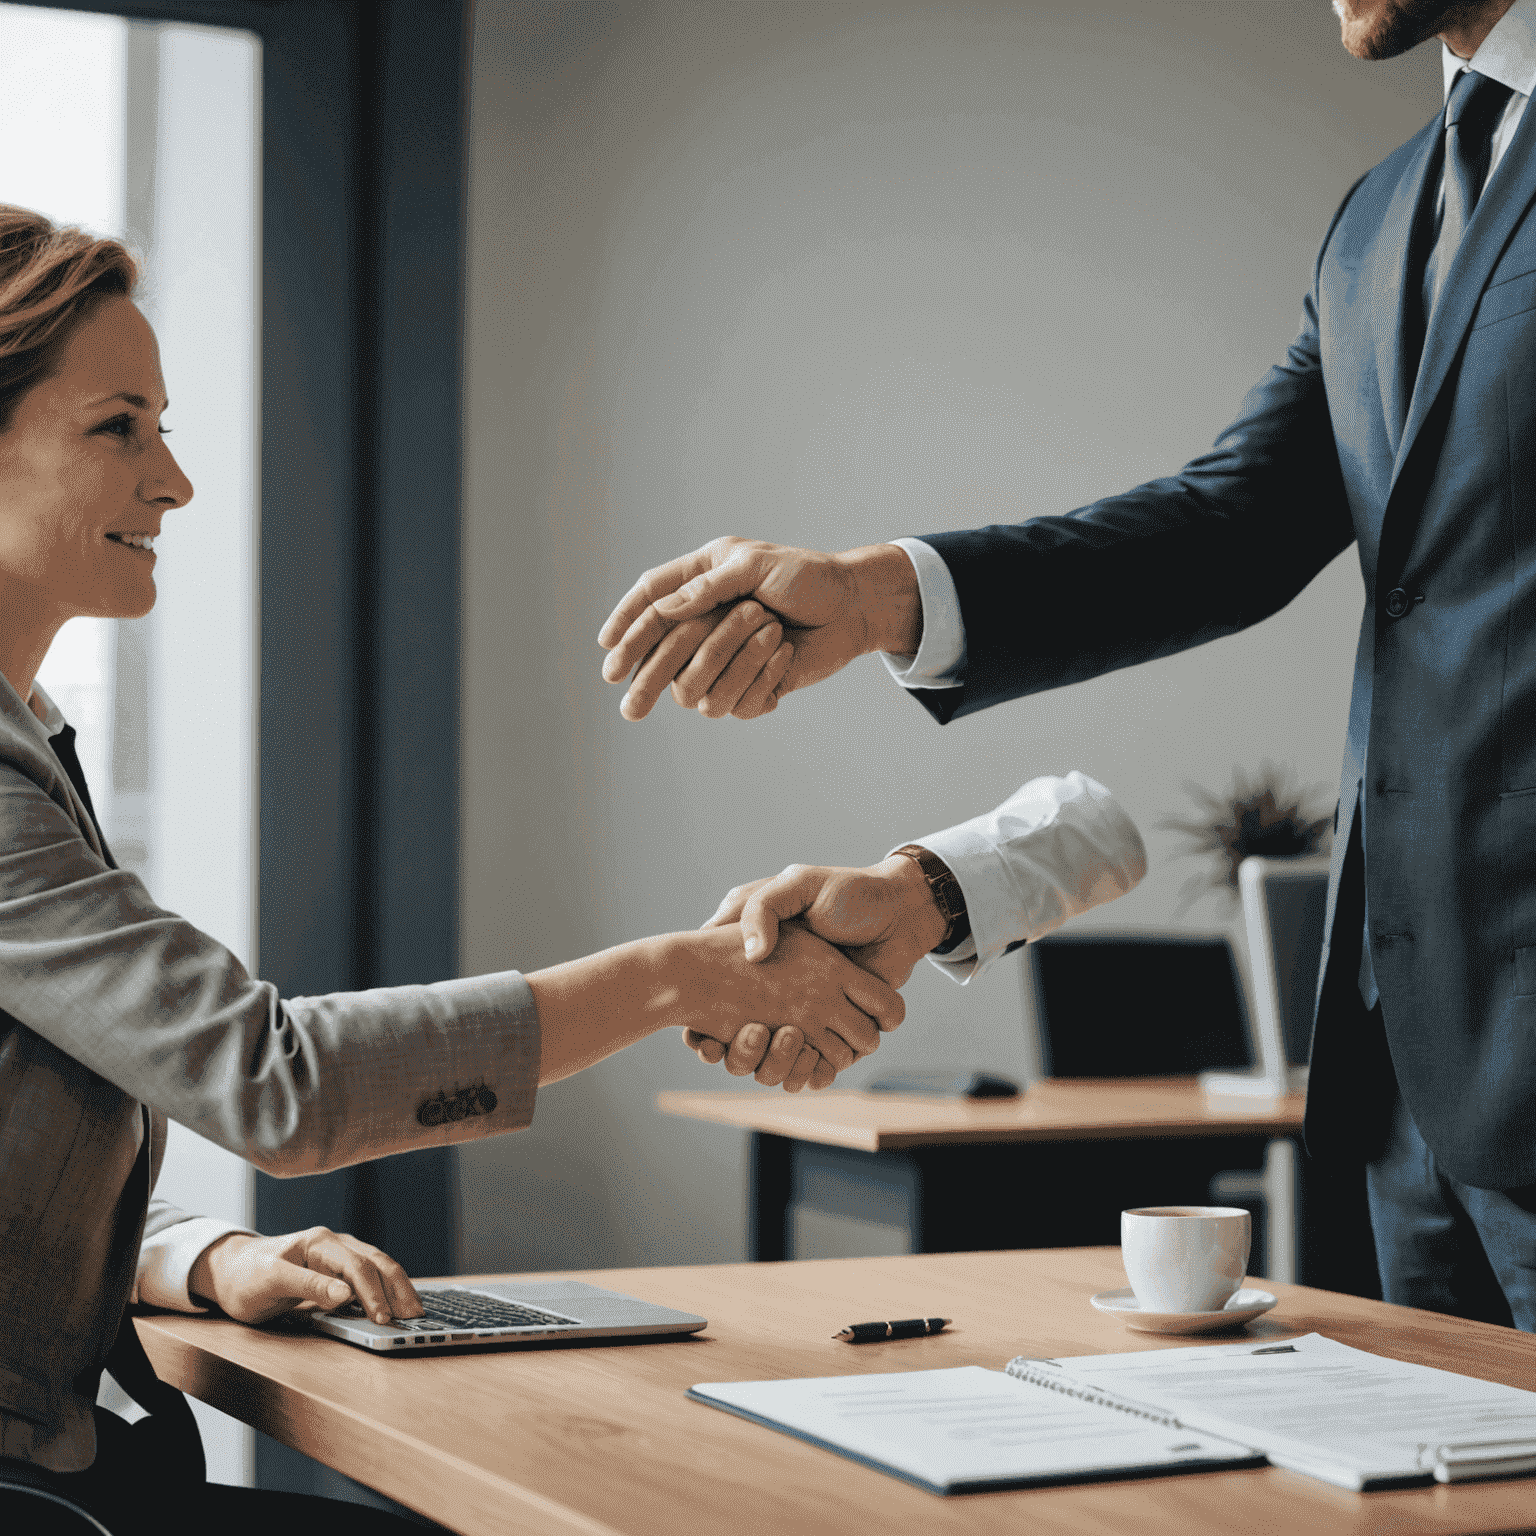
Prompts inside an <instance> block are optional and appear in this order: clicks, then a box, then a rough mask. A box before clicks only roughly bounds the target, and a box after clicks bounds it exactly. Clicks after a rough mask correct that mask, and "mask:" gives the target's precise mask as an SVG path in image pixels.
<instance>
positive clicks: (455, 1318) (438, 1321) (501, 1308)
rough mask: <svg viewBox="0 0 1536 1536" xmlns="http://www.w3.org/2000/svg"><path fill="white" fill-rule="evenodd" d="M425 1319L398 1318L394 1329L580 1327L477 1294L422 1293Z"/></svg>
mask: <svg viewBox="0 0 1536 1536" xmlns="http://www.w3.org/2000/svg"><path fill="white" fill-rule="evenodd" d="M418 1294H419V1295H420V1297H421V1304H422V1306H423V1307H425V1308H426V1309H427V1311H426V1316H425V1317H397V1318H395V1319H394V1323H395V1327H397V1328H408V1329H410V1331H411V1332H412V1333H437V1332H441V1331H442V1330H443V1329H444V1328H454V1329H466V1328H473V1329H481V1328H579V1327H581V1323H580V1322H578V1321H577V1319H575V1318H574V1317H562V1316H561V1315H560V1313H558V1312H542V1311H540V1310H539V1308H537V1307H528V1306H523V1305H522V1304H520V1303H518V1302H514V1301H501V1300H499V1299H498V1298H497V1297H494V1296H482V1295H480V1294H479V1293H478V1292H477V1291H421V1292H419V1293H418Z"/></svg>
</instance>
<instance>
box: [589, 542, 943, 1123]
mask: <svg viewBox="0 0 1536 1536" xmlns="http://www.w3.org/2000/svg"><path fill="white" fill-rule="evenodd" d="M921 638H922V604H921V601H920V598H919V593H918V587H917V579H916V575H915V573H914V570H913V567H912V562H911V561H910V560H909V558H908V557H907V554H906V552H905V551H904V550H903V549H901V548H900V547H899V546H897V545H893V544H876V545H869V546H867V547H865V548H861V549H852V550H848V551H846V552H844V553H843V554H840V555H828V554H820V553H818V552H816V551H814V550H806V549H795V548H791V547H789V546H787V545H782V544H767V543H763V542H761V541H758V540H748V539H738V538H720V539H714V540H712V541H711V542H710V543H708V544H706V545H704V547H703V548H702V549H698V550H695V551H694V552H693V553H692V554H691V555H684V556H683V557H682V558H681V559H678V560H672V561H669V562H668V563H667V564H665V565H661V566H657V567H656V568H655V569H654V570H650V571H647V572H646V573H645V575H644V576H642V577H641V578H640V580H639V581H637V582H636V583H635V585H634V586H633V587H631V588H630V590H629V591H628V592H627V593H625V595H624V597H623V599H622V600H621V601H620V602H619V604H618V606H617V607H616V608H615V609H614V610H613V612H612V613H611V614H610V615H609V617H608V620H607V622H606V623H605V624H604V625H603V628H602V631H601V633H600V634H599V635H598V643H599V644H600V645H601V646H603V648H604V649H605V650H607V652H608V656H607V657H606V658H605V660H604V662H603V677H604V678H605V679H606V680H607V681H608V682H610V683H619V682H623V681H624V680H625V679H626V678H628V679H629V687H628V689H627V690H626V692H625V695H624V700H623V703H622V704H621V706H620V708H621V710H622V712H623V714H624V717H625V719H627V720H642V719H644V718H645V716H646V715H647V714H649V713H650V711H651V709H652V707H653V706H654V705H655V703H656V701H657V700H658V699H659V698H660V697H661V695H662V693H663V692H664V691H666V690H667V689H668V688H670V689H671V691H672V696H673V698H674V699H675V700H676V701H677V702H678V703H679V704H680V705H682V706H683V707H684V708H685V709H696V710H698V711H699V713H700V714H703V715H706V716H710V717H713V718H718V717H721V716H725V715H734V716H735V717H736V718H737V719H739V720H752V719H756V718H758V717H759V716H762V715H765V714H769V713H771V712H772V711H773V710H774V709H775V708H776V707H777V705H778V702H779V699H780V698H781V697H782V696H783V695H784V694H786V693H789V692H791V691H793V690H794V689H797V688H805V687H809V686H810V685H811V684H812V683H817V682H820V681H821V680H822V679H823V678H826V677H830V676H831V675H832V674H833V673H834V672H836V671H838V670H840V669H841V668H842V667H844V666H846V665H847V664H848V663H849V662H850V661H852V660H853V659H854V658H855V657H857V656H862V655H865V654H867V653H868V652H871V651H888V652H891V653H894V654H897V655H911V654H913V653H915V652H916V650H917V648H918V644H919V642H920V640H921ZM735 922H739V923H740V924H741V928H742V934H743V939H744V941H745V943H746V946H747V957H748V958H749V959H751V960H761V959H763V958H765V957H766V956H767V955H769V954H771V953H772V952H773V950H774V946H775V944H776V942H777V938H778V932H779V928H780V925H781V924H786V923H791V922H792V923H795V924H800V925H803V926H804V927H806V928H808V929H809V930H810V931H811V932H812V933H813V934H815V935H816V936H817V937H819V938H821V939H824V940H826V941H827V942H828V943H829V944H835V945H837V946H838V947H839V948H841V949H843V950H844V951H845V952H846V953H847V954H848V956H849V958H850V959H852V960H854V961H855V962H856V963H857V964H859V965H861V966H863V967H864V968H865V969H866V970H868V971H870V972H871V973H872V974H874V975H876V976H878V977H880V979H881V980H883V981H885V982H886V983H887V984H888V985H890V986H892V987H900V986H902V985H903V984H904V983H905V982H906V980H907V977H908V976H909V975H910V974H911V972H912V967H913V966H914V965H915V964H916V963H917V961H918V960H919V959H920V958H921V957H922V956H923V955H925V954H927V953H928V952H929V950H931V949H932V948H933V947H934V945H936V944H938V943H940V942H941V941H942V939H943V937H944V929H945V920H944V918H943V916H942V914H941V913H940V912H939V909H938V907H937V905H936V903H935V902H934V900H933V896H932V893H931V892H930V891H929V889H928V884H927V881H926V880H925V879H924V878H923V875H922V871H921V870H919V869H918V867H917V865H916V864H914V863H913V861H912V860H910V859H907V858H904V857H901V856H895V857H892V858H889V859H886V860H885V861H884V862H882V863H880V864H877V865H873V866H870V867H869V868H866V869H830V868H825V867H813V866H806V865H791V866H790V868H788V869H786V870H785V871H784V872H783V873H782V874H780V875H777V876H775V877H774V878H772V879H770V880H759V881H755V882H754V883H752V884H750V885H742V886H738V887H737V888H736V889H735V890H733V891H731V892H730V893H729V894H728V895H727V896H726V898H725V900H724V901H723V902H722V903H721V904H720V909H719V910H718V911H717V912H716V913H715V915H714V916H713V917H712V918H710V920H709V922H708V923H707V924H705V926H706V927H712V926H717V925H720V924H727V923H735ZM684 1038H685V1039H686V1040H687V1042H688V1044H689V1045H690V1046H692V1047H693V1049H694V1050H695V1052H696V1053H697V1054H698V1056H699V1057H700V1059H701V1060H703V1061H706V1062H710V1063H715V1062H720V1061H723V1062H724V1063H725V1067H726V1070H727V1071H729V1072H732V1073H734V1074H736V1075H738V1076H745V1075H746V1074H747V1073H749V1072H750V1073H754V1074H755V1075H756V1077H757V1080H758V1082H760V1083H765V1084H770V1085H772V1084H777V1083H782V1084H783V1085H784V1087H785V1088H787V1089H788V1090H789V1091H790V1092H792V1093H793V1092H795V1091H797V1090H798V1089H800V1088H803V1087H805V1086H806V1085H807V1084H809V1085H810V1086H811V1087H813V1088H822V1087H825V1086H826V1085H827V1084H828V1083H830V1082H831V1081H832V1079H833V1078H834V1077H835V1076H836V1075H837V1072H838V1071H840V1070H842V1067H843V1066H844V1065H847V1064H849V1063H847V1062H844V1061H841V1060H835V1059H833V1058H832V1057H829V1056H828V1055H826V1054H824V1053H819V1052H818V1051H817V1050H816V1049H815V1047H814V1045H813V1044H812V1043H810V1042H808V1041H807V1040H806V1039H805V1038H804V1036H803V1035H802V1034H801V1033H800V1032H799V1031H797V1030H796V1029H794V1028H792V1027H784V1028H779V1029H777V1030H774V1029H771V1028H770V1027H769V1026H768V1025H766V1024H761V1023H750V1024H747V1025H745V1026H743V1027H742V1028H741V1029H739V1030H738V1031H737V1032H736V1033H735V1035H734V1036H733V1038H732V1039H731V1040H729V1041H728V1042H723V1041H719V1040H716V1039H712V1038H709V1037H707V1036H705V1035H703V1034H701V1033H699V1032H698V1031H694V1030H687V1031H685V1032H684ZM863 1054H866V1053H865V1052H862V1051H857V1052H856V1053H855V1056H854V1059H857V1057H858V1056H859V1055H863Z"/></svg>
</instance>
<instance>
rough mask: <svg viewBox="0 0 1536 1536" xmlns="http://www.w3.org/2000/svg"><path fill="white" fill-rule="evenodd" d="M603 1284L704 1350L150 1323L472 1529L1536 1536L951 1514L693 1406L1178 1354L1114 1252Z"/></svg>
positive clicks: (297, 1425)
mask: <svg viewBox="0 0 1536 1536" xmlns="http://www.w3.org/2000/svg"><path fill="white" fill-rule="evenodd" d="M578 1278H581V1279H584V1280H590V1281H593V1282H595V1283H597V1284H600V1285H606V1286H609V1287H611V1288H613V1289H616V1290H622V1291H627V1292H629V1293H630V1294H632V1295H635V1296H641V1297H645V1298H646V1299H648V1300H651V1301H657V1302H660V1303H662V1304H663V1305H666V1306H671V1307H680V1308H686V1309H688V1310H690V1311H696V1312H702V1313H703V1314H704V1315H705V1316H707V1317H708V1318H709V1319H710V1326H709V1328H707V1329H706V1330H705V1331H704V1333H703V1334H702V1335H700V1336H698V1337H697V1338H695V1339H692V1340H687V1341H678V1342H672V1343H662V1344H643V1345H636V1344H623V1345H609V1346H605V1347H601V1348H561V1349H540V1350H527V1351H508V1352H501V1353H494V1354H481V1355H476V1356H460V1357H457V1358H453V1357H445V1358H439V1359H430V1358H421V1357H417V1358H409V1357H408V1358H405V1359H392V1358H388V1357H384V1358H380V1357H378V1356H373V1355H369V1354H366V1353H364V1352H363V1351H362V1350H357V1349H352V1348H350V1347H349V1346H348V1345H345V1344H341V1343H338V1342H336V1341H334V1340H331V1339H324V1338H320V1337H311V1336H304V1335H284V1334H281V1333H276V1332H272V1331H268V1330H260V1329H253V1328H246V1327H243V1326H241V1325H240V1324H238V1323H232V1322H228V1321H225V1320H223V1319H215V1318H209V1317H189V1316H186V1315H184V1314H167V1313H161V1314H156V1315H152V1316H146V1317H141V1318H140V1319H139V1322H138V1327H139V1333H140V1336H141V1337H142V1338H143V1340H144V1345H145V1348H146V1349H147V1350H148V1351H149V1355H150V1358H151V1359H152V1360H153V1361H154V1363H155V1367H156V1369H157V1370H158V1371H159V1372H160V1374H161V1375H162V1376H164V1377H165V1378H166V1379H167V1380H170V1381H173V1382H175V1383H176V1385H178V1386H180V1387H182V1388H183V1389H184V1390H186V1391H189V1392H191V1393H193V1394H195V1395H196V1396H198V1397H201V1398H202V1399H204V1401H206V1402H209V1403H212V1404H213V1405H214V1406H215V1407H217V1408H221V1409H223V1410H224V1411H225V1412H226V1413H231V1414H233V1415H235V1416H236V1417H237V1418H240V1419H243V1420H245V1422H247V1423H249V1424H254V1425H256V1426H257V1428H259V1429H262V1430H264V1431H265V1432H266V1433H267V1434H269V1435H273V1436H275V1437H276V1438H278V1439H279V1440H282V1441H284V1442H285V1443H287V1444H289V1445H291V1446H294V1447H295V1448H297V1449H298V1450H301V1451H304V1452H305V1453H307V1454H308V1455H310V1456H314V1457H317V1458H319V1459H320V1460H322V1461H324V1462H326V1463H327V1464H328V1465H330V1466H332V1467H335V1468H336V1469H337V1470H338V1471H341V1472H344V1473H346V1474H347V1475H349V1476H351V1477H354V1478H357V1479H359V1480H360V1481H362V1482H364V1483H367V1484H369V1485H370V1486H372V1487H374V1488H377V1489H378V1490H379V1491H380V1492H382V1493H386V1494H388V1495H389V1496H390V1497H392V1498H395V1499H398V1500H400V1501H401V1502H402V1503H404V1504H407V1505H409V1506H411V1507H412V1508H415V1509H418V1510H420V1511H421V1512H422V1513H424V1514H427V1515H430V1516H431V1517H432V1518H433V1519H436V1520H439V1521H441V1522H442V1523H443V1524H445V1525H448V1526H450V1527H451V1528H452V1529H454V1530H456V1531H460V1532H463V1533H466V1536H492V1533H495V1536H502V1533H517V1536H555V1533H560V1536H567V1533H578V1536H720V1533H722V1532H745V1531H750V1532H751V1533H752V1536H852V1533H859V1536H862V1533H864V1532H868V1531H876V1530H878V1531H880V1532H882V1533H885V1532H891V1533H894V1536H904V1533H911V1536H930V1533H932V1536H945V1533H951V1532H953V1533H962V1532H963V1533H966V1536H992V1533H996V1536H1004V1533H1007V1536H1015V1533H1017V1532H1019V1531H1025V1530H1027V1531H1031V1532H1056V1531H1060V1532H1072V1533H1075V1536H1085V1533H1089V1532H1099V1531H1104V1532H1120V1531H1136V1532H1138V1533H1151V1536H1163V1533H1166V1536H1194V1533H1198V1532H1205V1531H1211V1532H1223V1533H1225V1532H1231V1531H1245V1532H1246V1531H1263V1532H1290V1531H1297V1532H1306V1533H1308V1536H1313V1533H1316V1536H1331V1533H1344V1532H1351V1533H1361V1536H1364V1533H1367V1532H1370V1533H1380V1532H1385V1531H1391V1532H1393V1533H1407V1532H1418V1531H1422V1532H1435V1533H1450V1532H1492V1531H1510V1530H1517V1529H1529V1528H1530V1526H1531V1523H1532V1511H1533V1510H1536V1479H1521V1480H1518V1481H1513V1482H1506V1483H1482V1484H1466V1485H1463V1486H1461V1487H1457V1488H1446V1487H1434V1488H1425V1489H1409V1490H1399V1491H1392V1492H1383V1493H1368V1494H1356V1493H1346V1492H1344V1491H1343V1490H1341V1489H1338V1488H1334V1487H1331V1486H1330V1485H1328V1484H1326V1483H1320V1482H1317V1481H1315V1480H1313V1479H1311V1478H1306V1477H1302V1476H1301V1475H1299V1474H1297V1473H1291V1472H1283V1471H1280V1470H1278V1469H1276V1468H1262V1469H1258V1470H1250V1471H1244V1472H1220V1473H1203V1474H1192V1475H1187V1476H1181V1477H1167V1478H1147V1479H1138V1480H1135V1481H1129V1482H1121V1483H1096V1484H1086V1485H1082V1486H1079V1487H1072V1488H1046V1489H1027V1490H1020V1491H1017V1492H1010V1493H988V1494H973V1495H968V1496H965V1497H961V1498H951V1499H941V1498H938V1497H936V1496H935V1495H932V1494H928V1493H924V1492H922V1491H921V1490H920V1489H916V1488H912V1487H909V1486H908V1485H906V1484H905V1483H902V1482H899V1481H897V1480H896V1479H895V1478H892V1477H887V1476H885V1475H883V1474H881V1473H878V1472H874V1471H871V1470H869V1469H868V1468H865V1467H861V1466H858V1465H856V1464H855V1463H853V1462H850V1461H845V1460H843V1459H842V1458H840V1457H835V1456H833V1455H832V1454H831V1453H829V1452H826V1451H820V1450H817V1449H816V1448H815V1447H813V1446H809V1445H805V1444H803V1443H801V1442H800V1441H797V1440H794V1439H791V1438H790V1437H789V1436H786V1435H781V1434H777V1433H774V1432H773V1431H771V1430H767V1429H763V1428H761V1427H759V1426H756V1425H753V1424H749V1423H746V1422H744V1421H742V1420H740V1419H737V1418H733V1417H732V1416H731V1415H729V1414H726V1413H722V1412H720V1411H719V1410H717V1409H713V1408H707V1407H705V1406H703V1405H702V1404H699V1403H692V1402H689V1401H688V1400H687V1399H686V1398H685V1397H684V1395H683V1394H684V1391H685V1389H686V1388H687V1387H689V1386H690V1385H692V1384H693V1383H694V1382H698V1381H731V1380H745V1379H751V1378H756V1377H779V1376H816V1375H834V1374H843V1373H847V1374H856V1373H865V1372H878V1371H897V1370H915V1369H927V1368H930V1367H934V1368H936V1367H940V1366H954V1365H984V1366H990V1367H993V1368H997V1367H1000V1366H1002V1365H1003V1364H1004V1363H1005V1362H1006V1361H1007V1360H1008V1359H1009V1358H1011V1357H1012V1356H1013V1355H1016V1354H1037V1355H1042V1354H1043V1355H1059V1354H1067V1355H1070V1354H1088V1353H1093V1352H1096V1351H1099V1352H1102V1351H1113V1350H1128V1349H1140V1348H1148V1349H1155V1348H1159V1347H1166V1346H1167V1345H1168V1344H1174V1345H1178V1344H1185V1343H1189V1342H1191V1341H1189V1340H1182V1339H1175V1340H1171V1341H1163V1340H1158V1339H1156V1338H1153V1337H1152V1336H1149V1335H1146V1334H1137V1333H1130V1332H1127V1331H1125V1330H1123V1329H1122V1328H1121V1326H1120V1325H1119V1324H1118V1323H1116V1322H1115V1321H1114V1320H1113V1319H1111V1318H1107V1317H1105V1316H1103V1315H1102V1314H1100V1313H1098V1312H1095V1311H1094V1310H1093V1309H1092V1308H1091V1307H1090V1306H1089V1305H1088V1297H1089V1296H1090V1295H1091V1294H1092V1293H1093V1292H1094V1291H1098V1290H1105V1289H1108V1288H1110V1287H1112V1286H1116V1285H1122V1284H1124V1276H1123V1274H1122V1272H1121V1269H1120V1256H1119V1253H1118V1252H1117V1251H1116V1250H1114V1249H1087V1250H1081V1249H1080V1250H1076V1251H1064V1250H1034V1251H1030V1252H1024V1253H987V1254H942V1255H941V1254H931V1255H921V1256H916V1257H910V1258H901V1259H841V1260H828V1261H824V1262H816V1263H800V1264H771V1265H769V1264H756V1265H754V1264H745V1265H713V1266H705V1267H700V1268H693V1269H636V1270H610V1271H606V1272H597V1273H590V1274H583V1275H581V1276H579V1277H578ZM1275 1289H1276V1291H1277V1292H1278V1293H1279V1295H1280V1298H1281V1302H1280V1306H1279V1307H1278V1308H1277V1309H1276V1310H1275V1311H1274V1312H1273V1313H1271V1314H1269V1316H1268V1317H1266V1318H1262V1319H1260V1320H1259V1321H1258V1322H1257V1323H1255V1324H1254V1325H1252V1327H1251V1328H1250V1330H1249V1336H1261V1337H1266V1338H1283V1337H1288V1336H1291V1335H1294V1334H1297V1333H1306V1332H1311V1331H1314V1330H1315V1331H1317V1332H1319V1333H1324V1334H1326V1335H1328V1336H1329V1337H1330V1338H1335V1339H1338V1340H1340V1341H1341V1342H1343V1343H1346V1344H1352V1345H1356V1346H1358V1347H1360V1348H1363V1349H1370V1350H1374V1351H1376V1352H1378V1353H1381V1354H1386V1355H1395V1356H1397V1357H1398V1358H1401V1359H1409V1360H1418V1361H1422V1362H1423V1363H1425V1364H1429V1365H1438V1366H1443V1367H1447V1368H1449V1369H1454V1370H1458V1371H1463V1372H1467V1373H1470V1374H1472V1375H1477V1376H1482V1377H1484V1378H1486V1379H1488V1380H1491V1381H1502V1382H1507V1383H1510V1384H1513V1385H1518V1386H1527V1387H1528V1386H1530V1385H1531V1384H1532V1382H1533V1381H1536V1338H1532V1337H1531V1336H1530V1335H1527V1334H1519V1333H1516V1332H1514V1331H1513V1330H1511V1329H1504V1328H1495V1327H1492V1326H1490V1325H1488V1324H1483V1323H1463V1322H1458V1321H1455V1320H1452V1319H1449V1318H1442V1317H1437V1316H1434V1315H1433V1314H1431V1313H1427V1312H1414V1311H1410V1310H1408V1309H1405V1308H1400V1307H1389V1306H1386V1305H1384V1304H1383V1303H1381V1302H1372V1301H1364V1300H1361V1299H1358V1298H1355V1297H1347V1296H1338V1295H1334V1294H1331V1293H1328V1292H1322V1291H1313V1290H1308V1289H1306V1288H1305V1287H1301V1286H1284V1287H1281V1286H1277V1287H1275ZM935 1311H941V1312H943V1313H945V1314H946V1315H949V1316H952V1317H954V1318H955V1319H956V1320H957V1322H956V1326H955V1327H954V1329H953V1330H952V1331H951V1332H950V1333H948V1334H945V1335H941V1336H939V1337H936V1338H932V1339H913V1340H905V1341H902V1342H899V1343H892V1344H881V1345H866V1346H861V1347H854V1346H850V1345H846V1344H840V1343H836V1342H834V1341H833V1340H832V1339H831V1338H830V1337H829V1336H830V1335H831V1334H832V1333H833V1332H834V1331H835V1330H836V1329H837V1328H839V1327H841V1326H842V1325H843V1324H845V1323H849V1322H853V1321H855V1319H856V1318H863V1317H911V1316H916V1315H922V1314H932V1313H933V1312H935Z"/></svg>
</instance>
